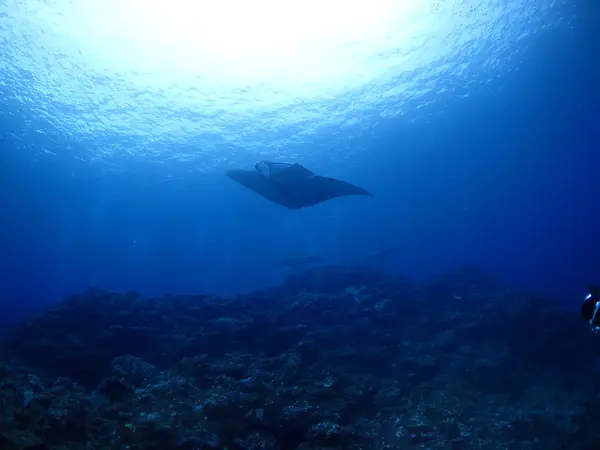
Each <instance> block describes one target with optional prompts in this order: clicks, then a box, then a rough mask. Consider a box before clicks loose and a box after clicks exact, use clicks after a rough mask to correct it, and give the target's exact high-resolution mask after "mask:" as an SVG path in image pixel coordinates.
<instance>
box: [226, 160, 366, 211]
mask: <svg viewBox="0 0 600 450" xmlns="http://www.w3.org/2000/svg"><path fill="white" fill-rule="evenodd" d="M227 176H228V177H229V178H231V179H232V180H234V181H237V182H238V183H240V184H241V185H242V186H245V187H247V188H248V189H250V190H252V191H254V192H256V193H257V194H259V195H262V196H263V197H264V198H266V199H268V200H271V201H272V202H274V203H277V204H278V205H281V206H285V207H286V208H289V209H301V208H306V207H307V206H313V205H316V204H318V203H323V202H325V201H327V200H331V199H332V198H336V197H345V196H347V195H368V196H370V197H372V196H373V194H371V193H370V192H368V191H366V190H364V189H362V188H360V187H358V186H354V185H353V184H350V183H346V182H345V181H341V180H336V179H335V178H327V177H322V176H320V175H315V174H314V173H312V172H311V171H310V170H308V169H307V168H305V167H303V166H301V165H300V164H288V163H275V162H269V161H259V162H257V163H256V164H255V166H254V170H230V171H229V172H227Z"/></svg>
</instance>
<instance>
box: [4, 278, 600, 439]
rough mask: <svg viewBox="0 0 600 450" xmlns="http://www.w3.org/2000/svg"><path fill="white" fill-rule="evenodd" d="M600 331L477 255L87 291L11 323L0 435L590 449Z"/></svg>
mask: <svg viewBox="0 0 600 450" xmlns="http://www.w3.org/2000/svg"><path fill="white" fill-rule="evenodd" d="M599 346H600V342H598V341H597V340H595V339H594V337H593V336H591V335H590V333H589V330H588V329H587V328H586V327H585V326H582V324H581V323H580V322H579V320H578V318H577V315H576V314H574V313H573V314H571V313H569V312H565V311H564V310H563V309H561V307H560V306H558V305H556V304H554V303H552V302H550V301H544V300H542V299H539V298H537V297H535V296H532V295H530V294H528V293H525V292H520V291H515V290H511V289H510V288H508V287H507V286H505V285H503V284H501V283H499V282H498V281H496V280H494V279H492V278H490V277H487V276H485V275H484V274H481V273H479V272H477V271H474V270H462V271H458V272H454V273H451V274H448V275H447V276H445V277H443V278H440V279H438V280H436V281H435V282H433V283H431V284H428V285H415V284H412V283H410V282H409V281H408V280H406V279H404V278H401V277H396V276H390V275H387V274H385V273H382V272H378V271H374V270H372V269H367V268H352V269H350V268H347V267H345V268H341V267H320V268H314V269H311V270H308V271H306V272H303V273H299V274H295V275H293V276H291V277H289V278H288V280H287V282H286V283H285V284H284V285H282V286H279V287H276V288H272V289H269V290H265V291H263V292H258V293H253V294H249V295H240V296H237V297H232V298H220V297H215V296H209V295H202V296H167V297H162V298H153V299H142V298H140V297H139V295H137V294H134V293H129V294H124V295H121V294H114V293H109V292H105V291H101V290H89V291H86V292H83V293H81V294H78V295H74V296H71V297H70V298H68V299H67V300H65V301H64V302H61V303H59V304H57V305H56V306H54V307H52V308H49V309H47V310H46V311H44V312H42V313H41V314H38V315H37V316H35V317H32V318H31V319H30V320H28V321H27V322H25V323H22V324H20V325H19V326H17V327H15V328H14V329H13V330H12V332H11V333H10V335H9V337H8V339H6V341H5V343H4V351H5V352H6V354H7V355H8V356H7V357H6V360H5V363H4V364H3V365H1V366H0V403H1V404H0V407H1V412H0V448H2V449H3V450H4V449H6V450H13V449H15V450H16V449H38V450H42V449H57V450H58V449H67V448H68V449H82V450H83V449H90V448H94V449H96V448H103V449H123V448H129V449H133V450H135V449H139V450H142V449H156V450H159V449H160V450H168V449H183V450H185V449H189V450H195V449H230V450H236V449H240V450H242V449H267V450H268V449H273V450H274V449H282V450H287V449H290V450H291V449H298V450H308V449H323V450H324V449H398V448H402V449H412V448H415V449H417V448H427V449H513V448H515V449H516V448H528V449H544V450H553V449H592V448H600V426H599V425H598V424H599V423H600V395H599V392H600V391H599V389H598V387H597V386H598V383H597V378H598V376H600V373H599V369H600V367H599V365H598V361H599V357H600V351H599V350H598V348H599Z"/></svg>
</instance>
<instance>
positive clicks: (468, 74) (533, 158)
mask: <svg viewBox="0 0 600 450" xmlns="http://www.w3.org/2000/svg"><path fill="white" fill-rule="evenodd" d="M326 4H327V6H318V5H317V4H316V3H315V4H313V3H311V2H309V3H307V4H306V5H304V4H303V5H304V6H300V5H299V4H298V5H292V4H289V5H287V6H286V7H283V6H281V5H280V6H277V4H276V3H273V2H268V1H259V2H257V3H256V4H252V5H245V4H244V3H241V2H240V3H236V2H233V1H230V2H224V3H223V5H222V6H215V7H210V8H209V7H207V6H197V5H196V6H194V5H193V4H192V3H191V2H189V3H188V2H185V1H183V0H180V1H177V2H175V3H174V4H173V5H172V6H167V5H166V4H164V5H162V6H161V5H158V4H157V5H156V6H152V7H144V8H142V7H141V3H140V2H136V1H133V0H130V1H125V0H123V1H120V2H98V1H93V0H89V1H80V2H74V1H67V0H61V1H57V2H44V1H38V0H10V1H7V2H4V3H3V5H2V6H1V7H0V66H1V67H2V71H1V72H0V98H1V99H2V109H1V110H0V140H1V142H2V151H1V155H0V157H1V158H2V160H1V164H0V170H1V171H2V174H1V177H0V179H1V183H2V186H1V189H2V196H1V197H0V210H1V211H2V220H1V223H0V248H1V249H2V253H1V262H2V269H1V271H0V280H1V281H0V283H1V285H2V292H3V294H2V298H3V301H2V309H3V313H2V316H3V317H5V318H7V317H12V316H15V317H16V316H20V314H21V312H23V311H29V310H35V309H38V308H39V307H41V306H44V305H48V304H51V303H54V302H55V301H57V300H59V299H61V298H64V297H65V296H66V295H68V294H71V293H73V292H76V291H80V290H82V289H84V288H87V287H88V286H101V287H103V288H106V289H109V290H116V291H126V290H129V289H136V290H138V291H140V292H142V293H143V294H144V295H156V294H162V293H167V292H215V293H236V292H246V291H250V290H254V289H258V288H262V287H265V286H270V285H276V284H278V283H280V282H281V281H282V280H283V279H284V277H285V276H286V275H287V274H288V273H289V268H287V267H282V265H281V264H279V263H278V261H280V260H284V259H289V258H303V257H310V256H314V255H317V256H319V257H322V258H324V259H325V260H326V261H327V262H330V263H332V264H341V263H343V264H350V265H351V264H368V265H378V266H381V267H382V268H384V269H386V270H389V271H392V272H394V273H402V274H404V275H406V276H409V277H412V278H415V279H425V278H427V277H431V276H433V275H436V274H439V273H442V272H444V271H445V270H450V269H454V268H457V267H462V266H465V265H468V266H475V267H477V268H480V269H482V270H485V271H488V272H489V273H491V274H494V275H496V276H498V277H500V278H501V279H504V280H506V281H507V282H510V283H512V284H514V285H518V286H525V287H528V288H530V289H532V290H534V291H536V292H539V293H541V294H543V295H546V296H549V297H553V298H557V299H560V300H562V301H564V302H566V303H571V302H574V304H575V303H577V302H578V301H579V298H580V296H581V295H582V294H584V293H585V289H586V287H587V284H588V283H590V282H593V281H594V280H596V281H597V280H598V274H599V272H600V260H599V259H598V257H597V255H598V254H599V252H600V239H599V238H598V229H600V216H599V215H598V214H597V211H596V206H597V205H598V204H599V202H600V190H599V189H598V184H597V179H596V177H595V175H596V172H597V167H598V164H599V163H600V153H599V152H598V148H599V145H600V118H599V117H600V110H599V108H600V106H599V105H600V102H599V101H598V100H599V98H600V96H599V91H598V79H600V78H599V77H600V66H599V64H600V63H599V58H598V56H597V55H598V48H599V42H600V41H599V39H600V37H599V36H600V35H599V34H598V26H597V25H598V22H597V20H598V5H596V4H595V3H594V2H592V1H587V2H586V1H568V0H564V1H556V0H516V1H510V2H508V1H501V0H496V1H494V0H462V1H458V2H443V1H425V0H423V1H420V2H410V4H409V2H391V1H384V0H381V1H376V2H369V3H368V4H367V3H363V2H357V3H356V4H354V3H353V4H352V5H350V6H349V5H347V4H342V3H339V2H329V3H327V2H326ZM202 8H204V9H202ZM286 8H291V9H290V10H288V9H286ZM311 8H313V9H311ZM257 160H270V161H282V162H298V163H300V164H302V165H304V166H306V167H308V168H310V169H311V170H313V171H315V172H317V173H319V174H322V175H327V176H333V177H339V178H342V179H345V180H347V181H349V182H352V183H356V184H358V185H360V186H363V187H364V188H366V189H368V190H370V191H371V192H373V193H374V197H373V198H354V197H348V198H342V199H335V200H332V201H329V202H325V203H323V204H320V205H317V206H314V207H311V208H307V209H303V210H301V211H299V212H294V211H289V210H286V209H284V208H281V207H280V206H278V205H275V204H273V203H270V202H268V201H266V200H265V199H263V198H261V197H259V196H257V195H255V194H253V193H252V192H250V191H248V190H244V189H243V188H242V187H240V186H239V185H237V184H235V183H233V182H231V180H229V179H228V178H226V177H225V176H224V173H225V172H226V171H227V170H230V169H235V168H248V167H252V164H254V162H256V161H257ZM380 252H384V253H385V254H386V255H387V257H386V258H384V259H377V258H372V255H374V254H378V253H380ZM575 298H576V299H577V300H574V299H575Z"/></svg>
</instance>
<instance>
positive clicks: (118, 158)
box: [0, 0, 561, 171]
mask: <svg viewBox="0 0 600 450" xmlns="http://www.w3.org/2000/svg"><path fill="white" fill-rule="evenodd" d="M207 5H210V6H207ZM214 5H218V6H214ZM557 6H559V4H558V2H556V1H552V0H510V1H508V0H457V1H441V0H412V1H404V0H369V1H356V2H344V1H341V0H329V1H325V2H323V1H320V0H305V1H291V2H281V1H276V0H255V1H252V2H246V1H237V0H221V1H219V2H198V1H192V0H172V1H169V2H166V1H165V2H147V1H142V0H71V1H69V0H48V1H41V0H8V1H7V2H5V3H4V4H3V6H0V67H1V68H2V74H1V75H0V96H1V97H2V98H3V102H4V103H5V104H6V105H8V107H5V108H3V109H2V111H0V115H2V120H3V121H5V122H6V123H8V124H11V123H12V124H14V126H13V127H12V129H10V126H9V129H10V134H11V137H12V138H17V139H21V142H22V143H23V147H24V148H23V150H24V151H30V152H32V153H35V154H38V153H40V152H41V153H44V154H46V155H54V154H61V155H65V154H66V155H68V156H73V157H75V158H80V159H82V160H84V161H86V162H90V163H94V164H95V163H100V162H101V163H108V164H109V165H111V166H113V167H115V166H118V165H120V164H126V163H127V162H128V161H129V162H130V161H140V160H141V159H143V160H144V161H145V162H151V163H158V164H167V163H171V162H173V161H177V162H185V163H186V164H187V165H188V166H189V167H193V169H194V170H209V171H210V170H213V169H215V168H219V169H222V168H223V166H225V165H230V164H232V163H235V162H239V161H240V160H245V158H246V157H247V158H249V159H254V158H255V157H257V156H260V157H266V158H274V157H278V158H282V159H285V158H296V159H303V158H308V157H311V156H314V154H316V153H318V152H320V153H323V152H328V155H329V156H330V157H331V158H332V159H334V160H337V159H342V158H344V157H345V156H346V155H348V154H351V153H352V152H358V151H361V148H360V147H359V146H357V145H350V144H348V142H350V141H351V140H352V138H353V137H357V136H360V135H362V134H363V133H365V132H366V131H367V130H369V129H371V128H372V127H375V126H376V124H377V122H378V121H379V120H381V118H383V120H385V118H386V117H392V116H397V115H403V116H404V118H405V120H406V121H411V120H422V119H423V118H424V117H426V116H427V114H429V113H431V111H433V108H438V107H439V103H440V102H441V100H440V99H441V98H447V96H448V95H453V96H457V97H467V96H469V94H470V92H472V89H473V86H474V85H478V84H481V83H489V82H490V81H492V80H494V79H496V78H497V77H498V76H501V75H502V74H503V73H504V72H507V71H510V70H514V69H516V68H518V66H519V55H520V53H521V52H522V51H523V50H524V49H526V48H527V46H528V45H531V43H532V42H533V40H534V39H535V36H537V35H539V34H540V32H546V31H547V30H551V29H552V28H553V27H554V26H555V25H557V24H559V23H560V22H561V18H560V15H559V14H557V13H556V12H555V11H556V9H557ZM325 131H326V132H327V133H325ZM32 133H39V134H40V135H41V137H40V140H38V143H37V144H36V143H35V141H32V140H31V139H25V136H30V135H31V134H32ZM25 142H28V144H27V145H26V144H25ZM40 142H41V143H43V145H40ZM309 143H311V144H310V145H309ZM34 146H35V148H34ZM28 147H29V148H28Z"/></svg>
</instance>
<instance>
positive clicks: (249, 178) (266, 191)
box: [227, 170, 293, 209]
mask: <svg viewBox="0 0 600 450" xmlns="http://www.w3.org/2000/svg"><path fill="white" fill-rule="evenodd" d="M227 176H228V177H229V178H231V179H232V180H233V181H236V182H238V183H240V184H241V185H242V186H245V187H247V188H248V189H250V190H251V191H254V192H256V193H257V194H258V195H262V196H263V197H264V198H266V199H267V200H270V201H272V202H274V203H277V204H278V205H281V206H284V207H286V208H290V209H293V207H292V206H291V205H290V204H289V201H288V199H287V198H286V196H285V195H283V194H282V193H281V191H280V190H279V189H278V188H277V185H276V184H274V183H273V182H272V181H271V180H270V179H268V178H266V177H265V176H263V175H262V174H260V173H259V172H257V171H256V170H230V171H229V172H227Z"/></svg>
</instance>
